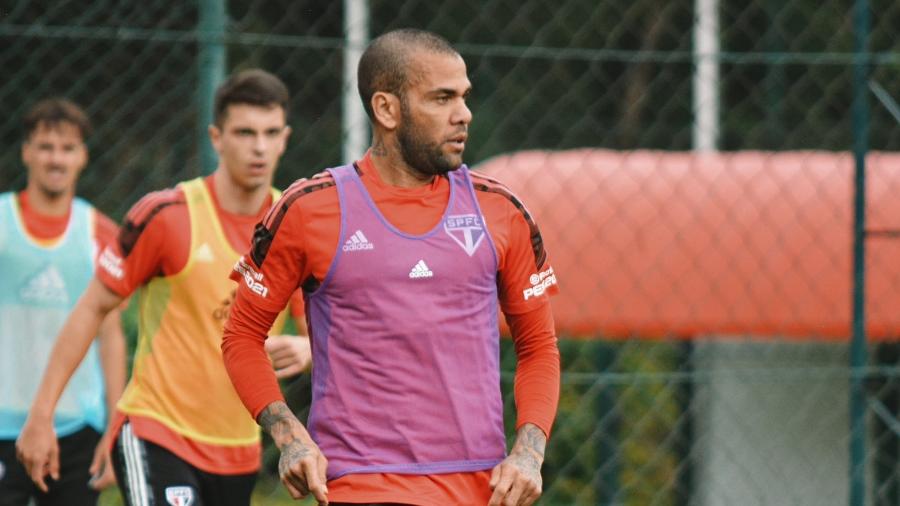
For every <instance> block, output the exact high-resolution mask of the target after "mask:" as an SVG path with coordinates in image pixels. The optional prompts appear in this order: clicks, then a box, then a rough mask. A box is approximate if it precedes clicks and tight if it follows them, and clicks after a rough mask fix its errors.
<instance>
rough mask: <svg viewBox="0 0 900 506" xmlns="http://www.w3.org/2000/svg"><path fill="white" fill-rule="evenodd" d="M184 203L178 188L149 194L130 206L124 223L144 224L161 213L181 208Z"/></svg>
mask: <svg viewBox="0 0 900 506" xmlns="http://www.w3.org/2000/svg"><path fill="white" fill-rule="evenodd" d="M186 202H187V201H186V199H185V196H184V192H183V191H182V190H181V188H178V187H175V188H166V189H164V190H159V191H154V192H150V193H148V194H146V195H144V196H143V197H141V199H140V200H138V201H137V203H135V204H134V205H133V206H131V209H130V210H129V211H128V214H127V215H126V218H125V221H126V222H131V223H133V224H146V223H148V222H150V221H151V220H153V219H154V218H155V217H156V216H157V215H159V213H161V212H162V211H164V210H166V209H169V208H178V207H182V206H184V205H185V204H186Z"/></svg>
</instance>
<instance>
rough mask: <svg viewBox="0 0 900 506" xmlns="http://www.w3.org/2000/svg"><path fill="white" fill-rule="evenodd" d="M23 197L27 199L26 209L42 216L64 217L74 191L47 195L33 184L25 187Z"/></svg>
mask: <svg viewBox="0 0 900 506" xmlns="http://www.w3.org/2000/svg"><path fill="white" fill-rule="evenodd" d="M25 195H26V196H27V198H28V208H29V209H31V210H32V211H33V212H35V213H37V214H40V215H42V216H65V215H66V214H68V212H69V208H70V207H71V206H72V199H73V198H74V197H75V192H74V191H67V192H63V193H60V194H51V193H47V192H45V191H43V190H41V189H40V188H38V186H37V185H35V184H29V185H28V186H26V187H25Z"/></svg>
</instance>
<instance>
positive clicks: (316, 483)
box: [301, 459, 328, 505]
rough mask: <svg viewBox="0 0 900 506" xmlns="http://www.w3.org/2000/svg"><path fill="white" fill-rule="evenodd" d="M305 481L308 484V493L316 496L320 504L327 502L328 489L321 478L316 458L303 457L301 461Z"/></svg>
mask: <svg viewBox="0 0 900 506" xmlns="http://www.w3.org/2000/svg"><path fill="white" fill-rule="evenodd" d="M301 466H302V467H303V471H304V474H305V475H306V480H307V481H306V482H307V484H308V485H309V493H310V494H312V495H313V497H315V498H316V501H318V502H319V504H320V505H323V504H328V489H327V488H326V487H325V480H323V479H322V476H321V473H320V472H319V465H318V459H317V460H312V459H304V460H303V462H302V463H301Z"/></svg>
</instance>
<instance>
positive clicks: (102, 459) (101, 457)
mask: <svg viewBox="0 0 900 506" xmlns="http://www.w3.org/2000/svg"><path fill="white" fill-rule="evenodd" d="M105 465H106V449H105V448H104V447H103V446H102V445H97V447H96V448H94V457H93V458H92V459H91V467H89V468H88V472H89V473H91V476H97V475H98V474H100V473H101V472H102V471H103V466H105Z"/></svg>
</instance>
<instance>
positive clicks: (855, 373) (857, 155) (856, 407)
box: [850, 0, 870, 506]
mask: <svg viewBox="0 0 900 506" xmlns="http://www.w3.org/2000/svg"><path fill="white" fill-rule="evenodd" d="M854 18H855V32H856V34H855V44H854V46H855V48H854V49H855V54H856V58H855V61H854V64H853V157H854V161H855V174H854V198H853V215H854V216H853V340H852V342H851V345H850V370H851V373H852V374H851V380H850V506H863V504H865V498H866V478H865V459H866V433H865V418H866V399H865V395H866V392H865V378H864V377H863V375H862V372H861V371H862V368H863V367H864V366H865V365H866V354H867V353H866V326H865V286H866V285H865V259H866V257H865V251H866V250H865V227H866V151H867V149H868V141H869V109H868V96H867V93H868V90H867V82H868V72H869V58H868V52H867V51H868V44H867V42H868V38H869V24H870V21H869V6H868V2H867V0H856V1H855V4H854Z"/></svg>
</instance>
